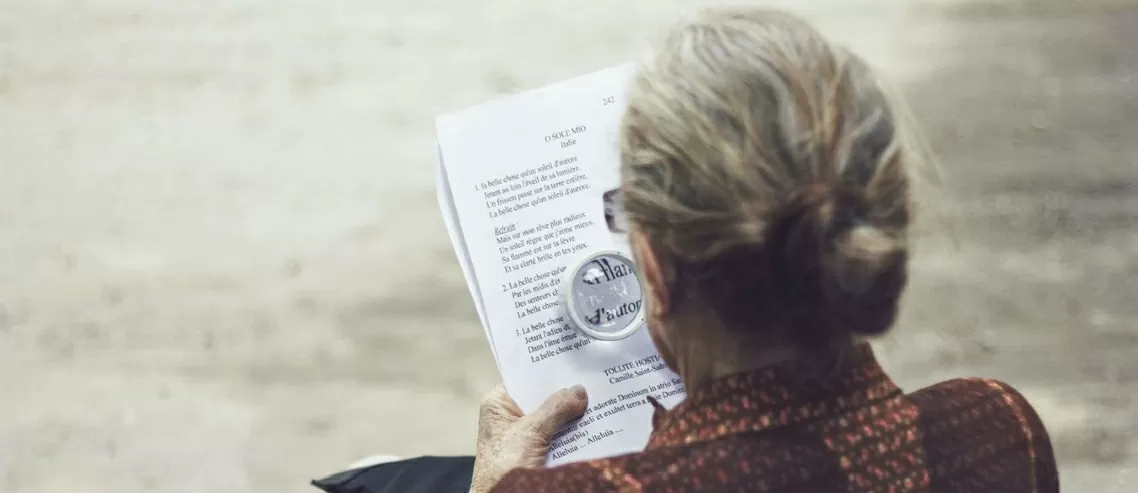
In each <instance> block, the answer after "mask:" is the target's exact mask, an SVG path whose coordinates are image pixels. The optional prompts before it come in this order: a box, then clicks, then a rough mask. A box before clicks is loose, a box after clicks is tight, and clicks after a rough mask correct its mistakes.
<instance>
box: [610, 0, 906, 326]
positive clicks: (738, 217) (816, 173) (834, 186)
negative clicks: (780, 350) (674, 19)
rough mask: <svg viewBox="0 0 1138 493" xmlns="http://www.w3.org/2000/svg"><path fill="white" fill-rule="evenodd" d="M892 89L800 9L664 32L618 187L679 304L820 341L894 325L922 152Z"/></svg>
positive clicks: (743, 12) (739, 12)
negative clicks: (700, 305) (663, 262)
mask: <svg viewBox="0 0 1138 493" xmlns="http://www.w3.org/2000/svg"><path fill="white" fill-rule="evenodd" d="M887 94H888V91H886V90H885V88H884V87H883V85H882V84H881V82H880V81H879V80H878V79H877V77H876V75H875V74H874V73H873V72H872V71H871V69H870V68H869V67H868V65H867V64H866V63H865V62H864V61H862V60H861V59H860V58H858V57H857V56H856V55H854V54H852V53H850V52H849V51H847V50H846V49H843V48H841V47H837V46H834V45H832V44H830V43H829V42H828V41H827V40H826V39H825V38H823V37H822V35H821V34H819V33H818V32H817V31H816V30H815V29H814V28H813V27H811V26H810V25H809V24H807V23H806V22H805V21H803V20H802V19H799V18H798V17H795V16H793V15H791V14H787V13H784V12H779V11H773V10H766V9H720V10H712V11H708V12H706V13H705V14H703V15H702V16H700V17H699V18H697V19H696V20H694V21H692V22H689V23H687V24H685V25H682V26H680V27H678V28H676V29H675V30H673V31H672V32H670V33H669V34H668V36H667V37H666V38H665V39H664V40H663V42H662V43H661V44H660V45H659V46H658V47H657V49H656V50H654V52H653V53H651V55H650V56H649V57H648V58H647V59H646V60H645V61H644V62H642V63H641V64H640V66H639V68H638V72H637V75H636V77H635V80H634V82H633V84H632V87H631V90H630V92H629V95H628V108H627V111H626V114H625V116H624V120H623V122H622V128H621V138H620V147H621V158H622V166H621V190H622V195H623V198H624V205H625V208H626V211H627V213H628V219H629V222H630V223H631V225H632V227H633V230H634V231H636V232H637V233H639V234H644V235H645V236H646V237H648V238H649V240H650V242H651V244H652V245H653V247H654V248H655V250H656V251H657V254H658V255H660V256H662V257H663V258H665V259H668V260H669V264H670V265H671V266H672V267H673V268H672V269H671V270H672V271H673V272H671V274H670V275H669V279H670V283H671V285H672V288H671V289H673V290H674V291H676V294H677V297H679V298H682V297H683V296H678V295H681V294H685V292H686V294H687V295H688V297H690V298H693V299H699V300H701V301H702V302H704V304H708V305H710V306H709V307H710V308H712V309H714V311H715V312H716V313H717V314H718V315H720V316H722V317H724V318H725V319H726V321H729V322H735V323H736V325H739V324H743V325H752V326H754V325H762V326H772V325H773V326H794V327H787V329H788V330H790V329H793V330H795V331H800V332H801V331H802V330H805V329H804V326H810V327H814V328H815V330H812V331H811V333H812V334H813V335H812V336H811V337H814V336H819V335H825V334H830V335H833V334H850V333H855V334H856V333H860V334H880V333H883V332H885V331H886V330H888V329H889V327H890V326H891V325H892V323H893V320H894V319H895V318H896V311H897V306H898V303H899V298H900V296H901V293H902V291H903V288H904V286H905V283H906V263H907V258H908V248H907V241H906V240H907V238H908V228H909V224H910V218H911V215H912V204H911V200H910V183H911V171H912V169H913V167H914V166H915V165H916V164H917V161H919V160H918V158H917V155H918V153H917V152H915V147H914V146H913V145H910V144H909V142H910V141H911V140H912V139H910V138H909V136H910V135H912V134H910V132H909V128H908V126H907V125H902V124H901V123H900V122H901V118H900V116H899V113H898V112H897V108H896V106H895V105H894V104H893V98H891V97H888V96H887ZM813 312H824V315H817V314H814V315H812V314H810V313H813ZM819 331H821V332H819Z"/></svg>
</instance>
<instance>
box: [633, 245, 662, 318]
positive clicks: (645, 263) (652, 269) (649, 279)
mask: <svg viewBox="0 0 1138 493" xmlns="http://www.w3.org/2000/svg"><path fill="white" fill-rule="evenodd" d="M629 240H631V241H630V242H631V243H632V254H633V256H634V257H635V258H636V263H637V264H638V267H639V269H640V275H641V277H642V280H643V282H644V286H645V287H646V288H648V293H649V295H650V296H651V297H652V302H651V303H648V304H647V305H648V306H649V307H651V309H652V311H653V313H652V314H651V315H653V316H654V317H657V318H658V317H660V316H661V315H664V314H666V313H668V310H669V309H670V308H671V300H670V299H669V292H668V286H667V284H666V283H665V282H664V271H663V270H662V269H661V268H660V258H659V257H658V256H657V255H656V251H655V249H653V247H652V242H650V241H648V238H646V237H645V236H644V234H643V233H641V232H640V231H639V230H635V231H632V232H631V234H630V235H629Z"/></svg>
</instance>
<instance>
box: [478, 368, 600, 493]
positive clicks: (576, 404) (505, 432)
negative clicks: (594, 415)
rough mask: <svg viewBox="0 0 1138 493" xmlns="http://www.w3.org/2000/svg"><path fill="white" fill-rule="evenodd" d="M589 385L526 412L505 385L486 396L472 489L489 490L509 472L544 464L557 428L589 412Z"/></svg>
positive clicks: (559, 394)
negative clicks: (587, 393) (531, 411)
mask: <svg viewBox="0 0 1138 493" xmlns="http://www.w3.org/2000/svg"><path fill="white" fill-rule="evenodd" d="M588 402H589V399H588V396H587V395H586V394H585V388H584V387H582V386H580V385H578V386H576V387H572V388H568V389H562V390H559V391H557V392H555V393H554V394H553V395H551V396H549V398H548V399H546V400H545V402H544V403H543V404H542V405H541V407H539V408H538V409H537V410H536V411H534V412H533V413H530V414H528V415H523V414H522V410H521V409H520V408H519V407H518V404H517V403H516V402H514V400H513V399H511V398H510V395H509V394H507V393H506V388H505V387H503V386H502V385H498V386H497V387H494V389H493V390H491V391H490V392H489V393H487V394H486V397H484V398H483V399H482V409H481V411H480V413H479V416H478V448H477V449H478V451H477V453H475V455H474V476H473V478H472V479H471V485H470V491H471V493H487V492H489V491H490V489H491V488H493V487H494V485H495V484H497V483H498V480H500V479H502V476H504V475H505V474H506V473H507V472H510V470H512V469H515V468H519V467H542V466H543V465H545V455H546V454H547V453H549V442H550V440H551V439H552V437H553V434H554V433H556V432H557V430H559V429H561V427H562V426H565V424H566V423H568V422H569V421H572V420H574V419H576V418H578V417H580V416H581V415H582V414H584V413H585V408H586V407H587V406H588Z"/></svg>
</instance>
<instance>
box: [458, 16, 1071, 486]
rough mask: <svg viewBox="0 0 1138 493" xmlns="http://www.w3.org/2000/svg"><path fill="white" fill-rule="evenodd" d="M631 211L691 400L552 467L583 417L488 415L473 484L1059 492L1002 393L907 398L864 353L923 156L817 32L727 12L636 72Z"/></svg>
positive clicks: (898, 284)
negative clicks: (545, 464) (639, 434)
mask: <svg viewBox="0 0 1138 493" xmlns="http://www.w3.org/2000/svg"><path fill="white" fill-rule="evenodd" d="M628 98H629V99H628V101H629V103H628V109H627V113H626V115H625V117H624V121H623V124H622V129H621V159H622V169H621V171H622V182H621V192H622V195H623V202H624V203H623V207H624V208H625V212H626V216H627V220H628V223H629V225H630V228H631V232H630V240H631V242H632V245H633V251H634V254H635V257H636V259H637V263H638V266H639V269H640V270H641V277H642V279H644V281H645V283H646V285H647V288H648V292H649V296H648V301H647V303H646V307H647V308H646V310H647V313H646V316H647V319H648V323H647V329H648V330H649V331H650V333H651V336H652V339H653V341H654V342H655V344H656V347H657V349H659V351H660V353H661V355H662V356H663V358H664V361H665V362H667V364H668V366H670V367H671V368H672V369H674V370H675V371H676V372H677V373H679V375H680V376H681V377H682V378H683V380H684V384H685V385H686V387H687V388H688V389H689V393H688V398H687V400H685V401H684V402H683V403H681V404H680V405H679V406H677V407H676V408H675V409H672V410H665V409H663V408H661V407H660V406H659V405H658V404H656V403H655V401H654V400H653V401H652V402H653V405H656V413H655V416H654V417H653V427H654V428H653V429H654V431H653V433H652V435H651V437H650V439H649V440H648V443H647V445H646V446H645V448H644V450H643V451H642V452H639V453H634V454H630V455H625V456H620V457H613V458H609V459H604V460H596V461H591V462H583V463H576V464H569V465H565V466H561V467H556V468H550V469H544V468H541V467H540V466H541V464H542V461H543V458H544V457H545V453H546V447H547V446H548V442H549V435H550V433H552V432H553V431H555V430H556V429H557V428H558V427H559V426H560V425H562V424H563V423H564V422H565V421H567V420H569V419H572V418H574V417H576V415H579V414H580V413H581V412H582V411H583V410H584V408H585V400H586V396H584V395H583V392H580V391H574V390H567V391H563V392H561V393H559V394H557V395H554V396H553V397H552V398H551V399H550V400H549V401H548V402H547V403H546V405H545V406H543V407H542V408H541V409H540V410H539V411H537V412H536V413H534V415H532V416H520V414H521V413H520V412H518V410H517V406H516V405H514V404H513V403H512V401H511V400H510V399H509V397H508V396H507V395H505V393H504V391H502V390H501V389H498V390H497V391H495V392H492V393H491V395H490V396H488V397H487V401H486V403H485V404H484V407H483V412H482V421H481V433H480V437H479V445H478V453H477V456H476V459H475V466H474V478H473V486H472V491H475V492H487V491H493V492H538V491H566V492H587V491H709V492H710V491H772V492H773V491H779V492H782V491H785V492H791V491H794V492H801V491H812V492H821V491H833V492H860V491H954V492H955V491H960V492H982V491H1016V492H1018V491H1023V492H1052V491H1058V478H1057V472H1056V466H1055V461H1054V456H1053V453H1052V450H1051V445H1050V442H1049V439H1048V435H1047V432H1046V430H1045V429H1044V427H1043V424H1042V422H1041V421H1040V419H1039V417H1038V416H1037V415H1036V413H1035V412H1034V410H1033V409H1032V407H1031V405H1029V404H1028V402H1027V401H1026V400H1025V399H1024V398H1023V396H1022V395H1020V394H1019V393H1018V392H1017V391H1015V390H1014V389H1012V388H1011V387H1009V386H1008V385H1007V384H1004V383H1001V382H998V381H994V380H985V379H960V380H952V381H948V382H943V383H940V384H937V385H933V386H931V387H928V388H925V389H921V390H919V391H916V392H912V393H905V392H903V391H902V390H901V389H899V388H898V387H897V385H895V384H894V383H893V381H892V380H890V378H889V376H888V375H886V374H885V372H884V371H882V369H881V367H880V366H879V365H878V364H877V362H875V360H874V357H873V353H872V351H871V350H870V349H869V347H868V346H867V345H865V344H863V343H860V342H859V341H860V340H861V339H862V338H864V337H866V336H875V335H880V334H884V333H885V332H887V331H888V330H890V329H891V328H892V326H893V324H894V321H895V319H896V317H897V311H898V307H899V303H900V300H901V295H902V293H903V292H904V288H905V284H906V275H907V272H906V262H907V259H908V250H909V242H908V237H909V226H910V222H911V220H912V217H913V204H912V199H913V196H912V193H911V175H912V174H913V168H914V166H916V165H917V164H918V163H917V162H915V161H916V159H917V156H918V153H917V152H916V150H915V149H914V148H913V147H912V145H911V143H910V142H911V140H909V139H910V138H911V136H910V135H906V132H907V131H908V129H907V128H905V127H904V126H903V125H902V123H901V120H900V119H899V118H898V116H897V111H896V109H895V108H893V107H892V106H891V103H890V100H889V98H888V97H887V95H886V93H885V91H884V90H883V89H882V87H881V85H880V84H879V82H878V79H877V75H876V74H874V73H873V72H872V71H871V70H870V69H869V68H868V67H867V66H866V64H865V63H864V62H863V61H862V60H861V59H859V58H858V57H857V56H855V55H853V54H851V53H849V52H848V51H845V50H843V49H841V48H838V47H835V46H834V45H831V44H830V43H828V42H827V41H826V40H825V39H823V37H822V36H821V35H819V34H818V32H816V31H815V30H814V29H813V28H811V27H810V26H809V25H807V24H806V23H804V22H803V21H801V20H799V19H797V18H795V17H792V16H790V15H787V14H784V13H779V12H773V11H768V10H754V9H745V10H720V11H713V12H710V13H707V14H705V15H704V16H703V17H702V18H700V19H698V20H696V21H694V22H692V23H690V24H687V25H685V26H683V27H680V28H679V29H677V30H675V31H674V32H672V33H671V34H670V35H669V36H668V37H667V38H666V39H665V41H664V42H663V44H662V46H660V47H659V48H658V49H657V50H656V51H655V53H654V54H653V55H652V56H651V58H650V59H649V60H648V61H646V62H644V63H643V64H642V65H641V67H640V68H639V71H638V74H637V75H636V78H635V81H634V83H633V86H632V89H631V92H630V93H629V96H628Z"/></svg>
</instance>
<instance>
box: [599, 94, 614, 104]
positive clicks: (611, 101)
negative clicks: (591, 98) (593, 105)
mask: <svg viewBox="0 0 1138 493" xmlns="http://www.w3.org/2000/svg"><path fill="white" fill-rule="evenodd" d="M601 103H602V104H601V106H608V105H610V104H616V98H615V97H612V96H606V97H605V98H604V99H601Z"/></svg>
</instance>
